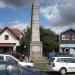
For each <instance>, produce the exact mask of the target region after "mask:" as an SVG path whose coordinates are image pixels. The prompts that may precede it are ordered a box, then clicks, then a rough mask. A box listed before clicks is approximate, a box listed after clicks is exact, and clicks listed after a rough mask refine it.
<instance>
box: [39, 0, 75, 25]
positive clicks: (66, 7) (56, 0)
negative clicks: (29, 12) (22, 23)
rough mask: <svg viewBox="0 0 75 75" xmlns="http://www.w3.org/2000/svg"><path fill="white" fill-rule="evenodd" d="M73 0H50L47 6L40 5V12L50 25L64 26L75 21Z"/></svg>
mask: <svg viewBox="0 0 75 75" xmlns="http://www.w3.org/2000/svg"><path fill="white" fill-rule="evenodd" d="M74 3H75V0H62V1H61V0H50V3H49V4H48V6H47V7H41V8H40V12H41V14H42V16H43V17H44V18H46V19H47V20H48V21H49V22H50V23H49V24H50V26H53V25H54V26H64V25H68V24H72V23H75V4H74Z"/></svg>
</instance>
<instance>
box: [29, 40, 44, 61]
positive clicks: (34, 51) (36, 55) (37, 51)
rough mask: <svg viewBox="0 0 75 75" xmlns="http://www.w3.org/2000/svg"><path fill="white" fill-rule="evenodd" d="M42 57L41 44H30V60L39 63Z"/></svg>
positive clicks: (36, 42) (37, 42)
mask: <svg viewBox="0 0 75 75" xmlns="http://www.w3.org/2000/svg"><path fill="white" fill-rule="evenodd" d="M42 58H43V56H42V43H41V42H40V41H32V42H31V43H30V60H32V61H34V62H35V61H40V60H41V59H42Z"/></svg>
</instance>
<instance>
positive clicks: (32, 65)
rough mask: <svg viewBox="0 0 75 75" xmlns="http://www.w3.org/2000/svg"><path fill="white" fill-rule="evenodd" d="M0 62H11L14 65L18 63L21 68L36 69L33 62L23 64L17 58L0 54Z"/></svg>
mask: <svg viewBox="0 0 75 75" xmlns="http://www.w3.org/2000/svg"><path fill="white" fill-rule="evenodd" d="M0 61H10V62H12V63H16V64H18V65H20V66H23V67H24V66H27V67H29V68H33V67H34V63H32V62H25V61H23V62H21V61H19V60H18V59H17V58H15V57H14V56H12V55H9V54H0Z"/></svg>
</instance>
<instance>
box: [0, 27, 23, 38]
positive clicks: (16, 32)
mask: <svg viewBox="0 0 75 75" xmlns="http://www.w3.org/2000/svg"><path fill="white" fill-rule="evenodd" d="M5 29H8V30H9V31H10V32H11V33H12V34H13V35H14V36H15V37H16V38H20V36H21V35H22V32H21V31H20V30H19V29H17V28H11V29H10V28H7V27H6V28H4V29H2V28H1V29H0V34H1V33H2V32H3V31H4V30H5Z"/></svg>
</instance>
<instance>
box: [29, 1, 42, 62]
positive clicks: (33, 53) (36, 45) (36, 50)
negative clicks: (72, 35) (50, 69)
mask: <svg viewBox="0 0 75 75" xmlns="http://www.w3.org/2000/svg"><path fill="white" fill-rule="evenodd" d="M31 27H32V38H31V43H30V58H31V60H32V61H39V60H40V59H41V57H42V43H41V41H40V30H39V0H33V4H32V19H31Z"/></svg>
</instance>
